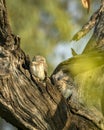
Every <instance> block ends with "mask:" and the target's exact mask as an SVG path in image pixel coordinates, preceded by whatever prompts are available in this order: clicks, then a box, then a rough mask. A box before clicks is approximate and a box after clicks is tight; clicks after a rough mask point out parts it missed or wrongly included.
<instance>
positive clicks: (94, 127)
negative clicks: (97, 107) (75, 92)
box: [0, 0, 104, 130]
mask: <svg viewBox="0 0 104 130" xmlns="http://www.w3.org/2000/svg"><path fill="white" fill-rule="evenodd" d="M30 62H31V61H30V59H29V57H28V56H26V55H25V53H24V52H23V51H22V50H21V48H20V38H19V37H18V36H15V35H14V34H13V33H12V31H11V28H10V25H9V22H8V17H7V9H6V3H5V0H0V116H1V117H2V118H4V119H5V120H6V121H8V122H10V123H11V124H13V125H14V126H16V127H17V128H19V129H23V130H99V129H102V130H104V126H103V125H104V124H103V123H102V121H101V120H100V119H101V118H100V115H97V117H96V115H94V114H93V113H92V112H90V111H88V110H87V109H86V108H85V107H84V106H82V105H81V104H80V103H78V102H77V101H76V100H73V98H70V99H68V100H66V99H65V98H64V97H63V96H62V95H61V93H60V92H59V90H58V89H57V88H56V87H55V85H53V84H52V82H51V79H50V78H46V79H45V81H44V82H43V81H40V80H34V79H33V78H32V74H31V72H30V67H29V65H30Z"/></svg>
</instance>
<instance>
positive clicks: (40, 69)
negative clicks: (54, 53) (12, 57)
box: [30, 55, 47, 80]
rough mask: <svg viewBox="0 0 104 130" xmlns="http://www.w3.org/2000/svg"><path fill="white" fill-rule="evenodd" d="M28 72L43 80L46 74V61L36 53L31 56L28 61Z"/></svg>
mask: <svg viewBox="0 0 104 130" xmlns="http://www.w3.org/2000/svg"><path fill="white" fill-rule="evenodd" d="M30 72H31V74H32V76H33V77H34V76H35V77H36V78H39V79H40V80H44V79H45V78H46V76H47V63H46V59H45V58H44V57H43V56H40V55H37V56H34V57H33V60H32V62H31V63H30Z"/></svg>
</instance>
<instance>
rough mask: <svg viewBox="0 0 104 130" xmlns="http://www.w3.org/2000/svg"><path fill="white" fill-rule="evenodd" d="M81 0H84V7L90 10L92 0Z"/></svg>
mask: <svg viewBox="0 0 104 130" xmlns="http://www.w3.org/2000/svg"><path fill="white" fill-rule="evenodd" d="M81 1H82V5H83V7H84V8H86V9H88V11H89V9H90V0H81Z"/></svg>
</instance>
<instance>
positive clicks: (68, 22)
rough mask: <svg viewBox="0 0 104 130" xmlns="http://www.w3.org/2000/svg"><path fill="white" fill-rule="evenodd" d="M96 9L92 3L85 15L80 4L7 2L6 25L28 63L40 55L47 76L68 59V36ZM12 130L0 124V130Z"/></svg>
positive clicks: (58, 0)
mask: <svg viewBox="0 0 104 130" xmlns="http://www.w3.org/2000/svg"><path fill="white" fill-rule="evenodd" d="M99 6H100V2H99V1H98V0H92V1H91V9H90V12H89V14H88V13H87V11H86V10H85V9H84V8H83V7H82V4H81V0H7V9H8V15H9V21H10V24H11V27H12V30H13V33H14V34H15V35H19V36H20V38H21V48H22V49H23V50H24V52H25V53H26V54H27V55H29V56H30V58H31V59H32V57H33V56H34V55H43V56H44V57H45V58H46V59H47V63H48V66H49V69H48V70H49V74H50V73H51V72H52V71H53V69H54V68H55V67H56V65H57V64H58V63H59V62H61V61H62V60H65V59H67V58H68V57H71V56H72V55H71V50H70V47H71V46H72V44H71V43H70V41H71V38H72V36H73V35H74V34H75V33H76V32H77V31H78V30H79V29H80V28H81V27H82V25H83V24H84V23H86V21H87V20H88V19H89V18H90V16H91V15H92V13H93V12H94V11H95V10H96V9H97V8H99ZM85 42H86V40H85ZM80 46H83V43H81V45H80ZM80 46H79V47H77V50H76V51H79V49H80ZM14 129H15V128H12V126H10V125H8V124H5V122H4V121H2V120H1V124H0V130H14Z"/></svg>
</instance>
